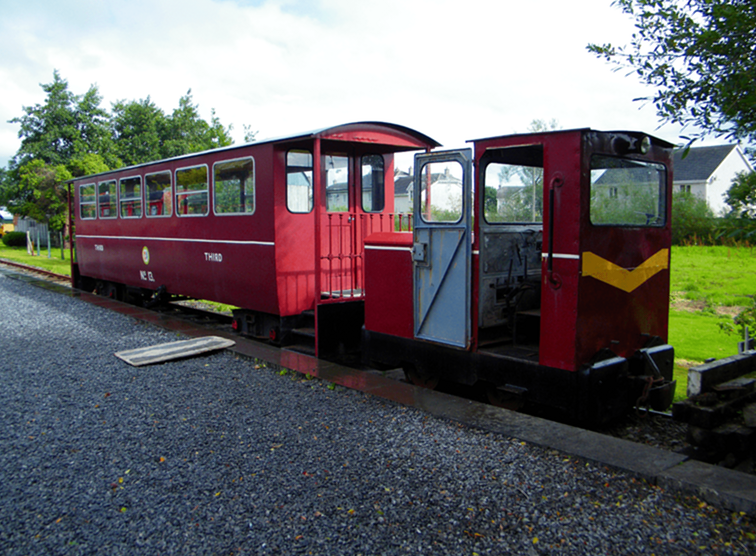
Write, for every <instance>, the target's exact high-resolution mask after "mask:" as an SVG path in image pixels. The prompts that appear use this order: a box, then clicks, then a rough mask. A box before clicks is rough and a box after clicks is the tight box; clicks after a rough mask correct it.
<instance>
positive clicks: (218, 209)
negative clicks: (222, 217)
mask: <svg viewBox="0 0 756 556" xmlns="http://www.w3.org/2000/svg"><path fill="white" fill-rule="evenodd" d="M213 211H214V212H215V214H252V213H253V212H255V163H254V160H252V158H241V159H238V160H228V161H224V162H218V163H216V164H215V165H214V166H213Z"/></svg>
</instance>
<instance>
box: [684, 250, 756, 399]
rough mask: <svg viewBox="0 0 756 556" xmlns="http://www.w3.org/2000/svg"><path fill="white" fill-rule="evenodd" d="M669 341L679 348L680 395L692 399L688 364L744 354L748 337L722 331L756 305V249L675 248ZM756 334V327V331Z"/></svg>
mask: <svg viewBox="0 0 756 556" xmlns="http://www.w3.org/2000/svg"><path fill="white" fill-rule="evenodd" d="M671 290H672V295H671V297H672V300H671V302H672V303H671V309H670V312H669V343H670V344H671V345H673V346H675V358H676V362H677V366H676V368H675V378H676V379H677V393H676V395H675V399H682V398H684V397H686V395H685V391H686V390H687V384H688V374H687V367H690V366H692V365H696V364H699V363H702V362H703V361H705V360H706V359H708V358H710V357H713V358H715V359H721V358H723V357H728V356H730V355H735V354H736V353H737V352H738V344H737V343H738V341H740V340H741V339H742V338H739V337H736V336H734V335H731V334H726V333H724V332H722V330H721V329H720V327H719V323H720V322H723V321H724V320H726V319H731V318H732V316H733V315H735V314H737V313H738V312H739V310H740V309H742V308H743V307H745V306H747V305H750V304H751V303H753V300H754V295H756V249H754V248H753V247H721V246H717V247H696V246H693V247H673V248H672V263H671ZM754 333H756V331H754Z"/></svg>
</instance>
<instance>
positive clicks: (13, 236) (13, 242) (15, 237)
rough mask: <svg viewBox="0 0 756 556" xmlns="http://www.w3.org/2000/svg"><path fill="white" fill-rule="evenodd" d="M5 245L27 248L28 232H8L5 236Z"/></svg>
mask: <svg viewBox="0 0 756 556" xmlns="http://www.w3.org/2000/svg"><path fill="white" fill-rule="evenodd" d="M3 243H4V244H5V245H7V246H8V247H26V232H8V233H7V234H5V235H3Z"/></svg>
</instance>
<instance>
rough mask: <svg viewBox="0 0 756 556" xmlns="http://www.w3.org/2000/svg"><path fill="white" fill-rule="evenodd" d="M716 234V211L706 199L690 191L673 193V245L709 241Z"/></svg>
mask: <svg viewBox="0 0 756 556" xmlns="http://www.w3.org/2000/svg"><path fill="white" fill-rule="evenodd" d="M713 235H714V213H713V212H712V211H711V208H709V204H708V203H707V202H706V200H705V199H703V198H701V197H698V196H697V195H694V194H692V193H690V192H688V191H675V193H674V194H673V195H672V245H682V244H684V243H685V242H688V241H700V240H703V241H708V240H710V239H711V238H712V236H713Z"/></svg>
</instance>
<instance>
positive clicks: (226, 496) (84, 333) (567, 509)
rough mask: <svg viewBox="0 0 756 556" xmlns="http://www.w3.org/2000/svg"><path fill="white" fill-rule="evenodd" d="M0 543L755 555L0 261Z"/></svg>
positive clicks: (705, 531) (700, 509) (612, 493)
mask: <svg viewBox="0 0 756 556" xmlns="http://www.w3.org/2000/svg"><path fill="white" fill-rule="evenodd" d="M0 317H1V319H2V326H1V327H0V354H1V359H0V371H1V372H2V377H1V379H0V380H1V381H2V382H1V383H2V387H0V425H1V426H0V504H1V506H0V552H1V553H2V554H13V555H36V554H72V555H75V554H108V555H118V554H129V555H132V554H150V555H152V554H219V555H221V554H223V555H226V554H327V555H332V554H333V555H340V554H344V555H360V554H362V555H365V556H367V555H377V554H433V555H436V554H453V555H455V556H458V555H470V556H473V555H476V554H477V555H483V554H526V555H537V554H657V555H661V554H675V555H677V554H753V553H756V541H754V534H755V533H756V530H755V529H754V522H753V521H752V520H751V518H749V517H748V516H745V515H742V514H739V513H731V512H727V511H724V510H722V509H720V508H717V507H714V506H711V505H707V504H705V503H702V502H700V501H699V500H697V499H696V498H693V497H685V496H682V495H676V494H674V493H672V492H667V491H665V490H663V489H660V488H658V487H655V486H652V485H650V484H647V483H646V482H644V481H642V480H639V479H636V478H633V477H630V476H628V475H625V474H622V473H618V472H616V471H614V470H612V469H607V468H603V467H600V466H595V465H593V464H589V463H586V462H585V461H583V460H580V459H577V458H574V457H568V456H565V455H564V454H562V453H559V452H556V451H552V450H545V449H542V448H539V447H536V446H533V445H529V444H525V443H522V442H519V441H517V440H516V439H512V438H507V437H504V436H500V435H496V434H488V433H483V432H480V431H478V430H474V429H470V428H467V427H465V426H461V425H459V424H457V423H453V422H448V421H443V420H439V419H436V418H433V417H429V416H428V415H426V414H423V413H421V412H420V411H417V410H415V409H411V408H406V407H403V406H400V405H397V404H394V403H390V402H386V401H383V400H381V399H378V398H374V397H371V396H369V395H366V394H363V393H360V392H356V391H351V390H346V389H343V388H341V387H336V388H334V387H333V386H332V385H329V384H328V383H325V382H322V381H319V380H307V379H306V377H303V376H302V375H299V374H295V373H285V372H282V371H278V370H273V369H271V368H267V367H265V366H264V365H263V364H260V363H259V362H258V363H256V362H254V361H250V360H247V359H240V358H236V357H235V356H234V355H233V354H232V353H230V352H221V353H216V354H213V355H210V356H205V357H198V358H194V359H189V360H183V361H177V362H171V363H166V364H161V365H154V366H150V367H143V368H134V367H130V366H129V365H127V364H125V363H124V362H122V361H120V360H119V359H117V358H116V357H114V356H113V353H114V352H116V351H120V350H125V349H132V348H137V347H143V346H148V345H152V344H156V343H161V342H168V341H174V340H176V339H179V337H178V336H177V335H176V334H174V333H169V332H165V331H162V330H160V329H157V328H154V327H152V326H150V325H145V324H141V323H139V322H137V321H136V320H134V319H132V318H130V317H127V316H122V315H119V314H115V313H112V312H109V311H107V310H104V309H101V308H99V307H96V306H92V305H89V304H87V303H84V302H82V301H81V300H78V299H75V298H72V297H68V296H64V295H60V294H57V293H53V292H49V291H47V290H44V289H40V288H37V287H34V286H32V285H29V284H27V283H24V282H21V281H18V280H15V279H12V278H9V277H7V276H6V275H4V274H2V273H0Z"/></svg>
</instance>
